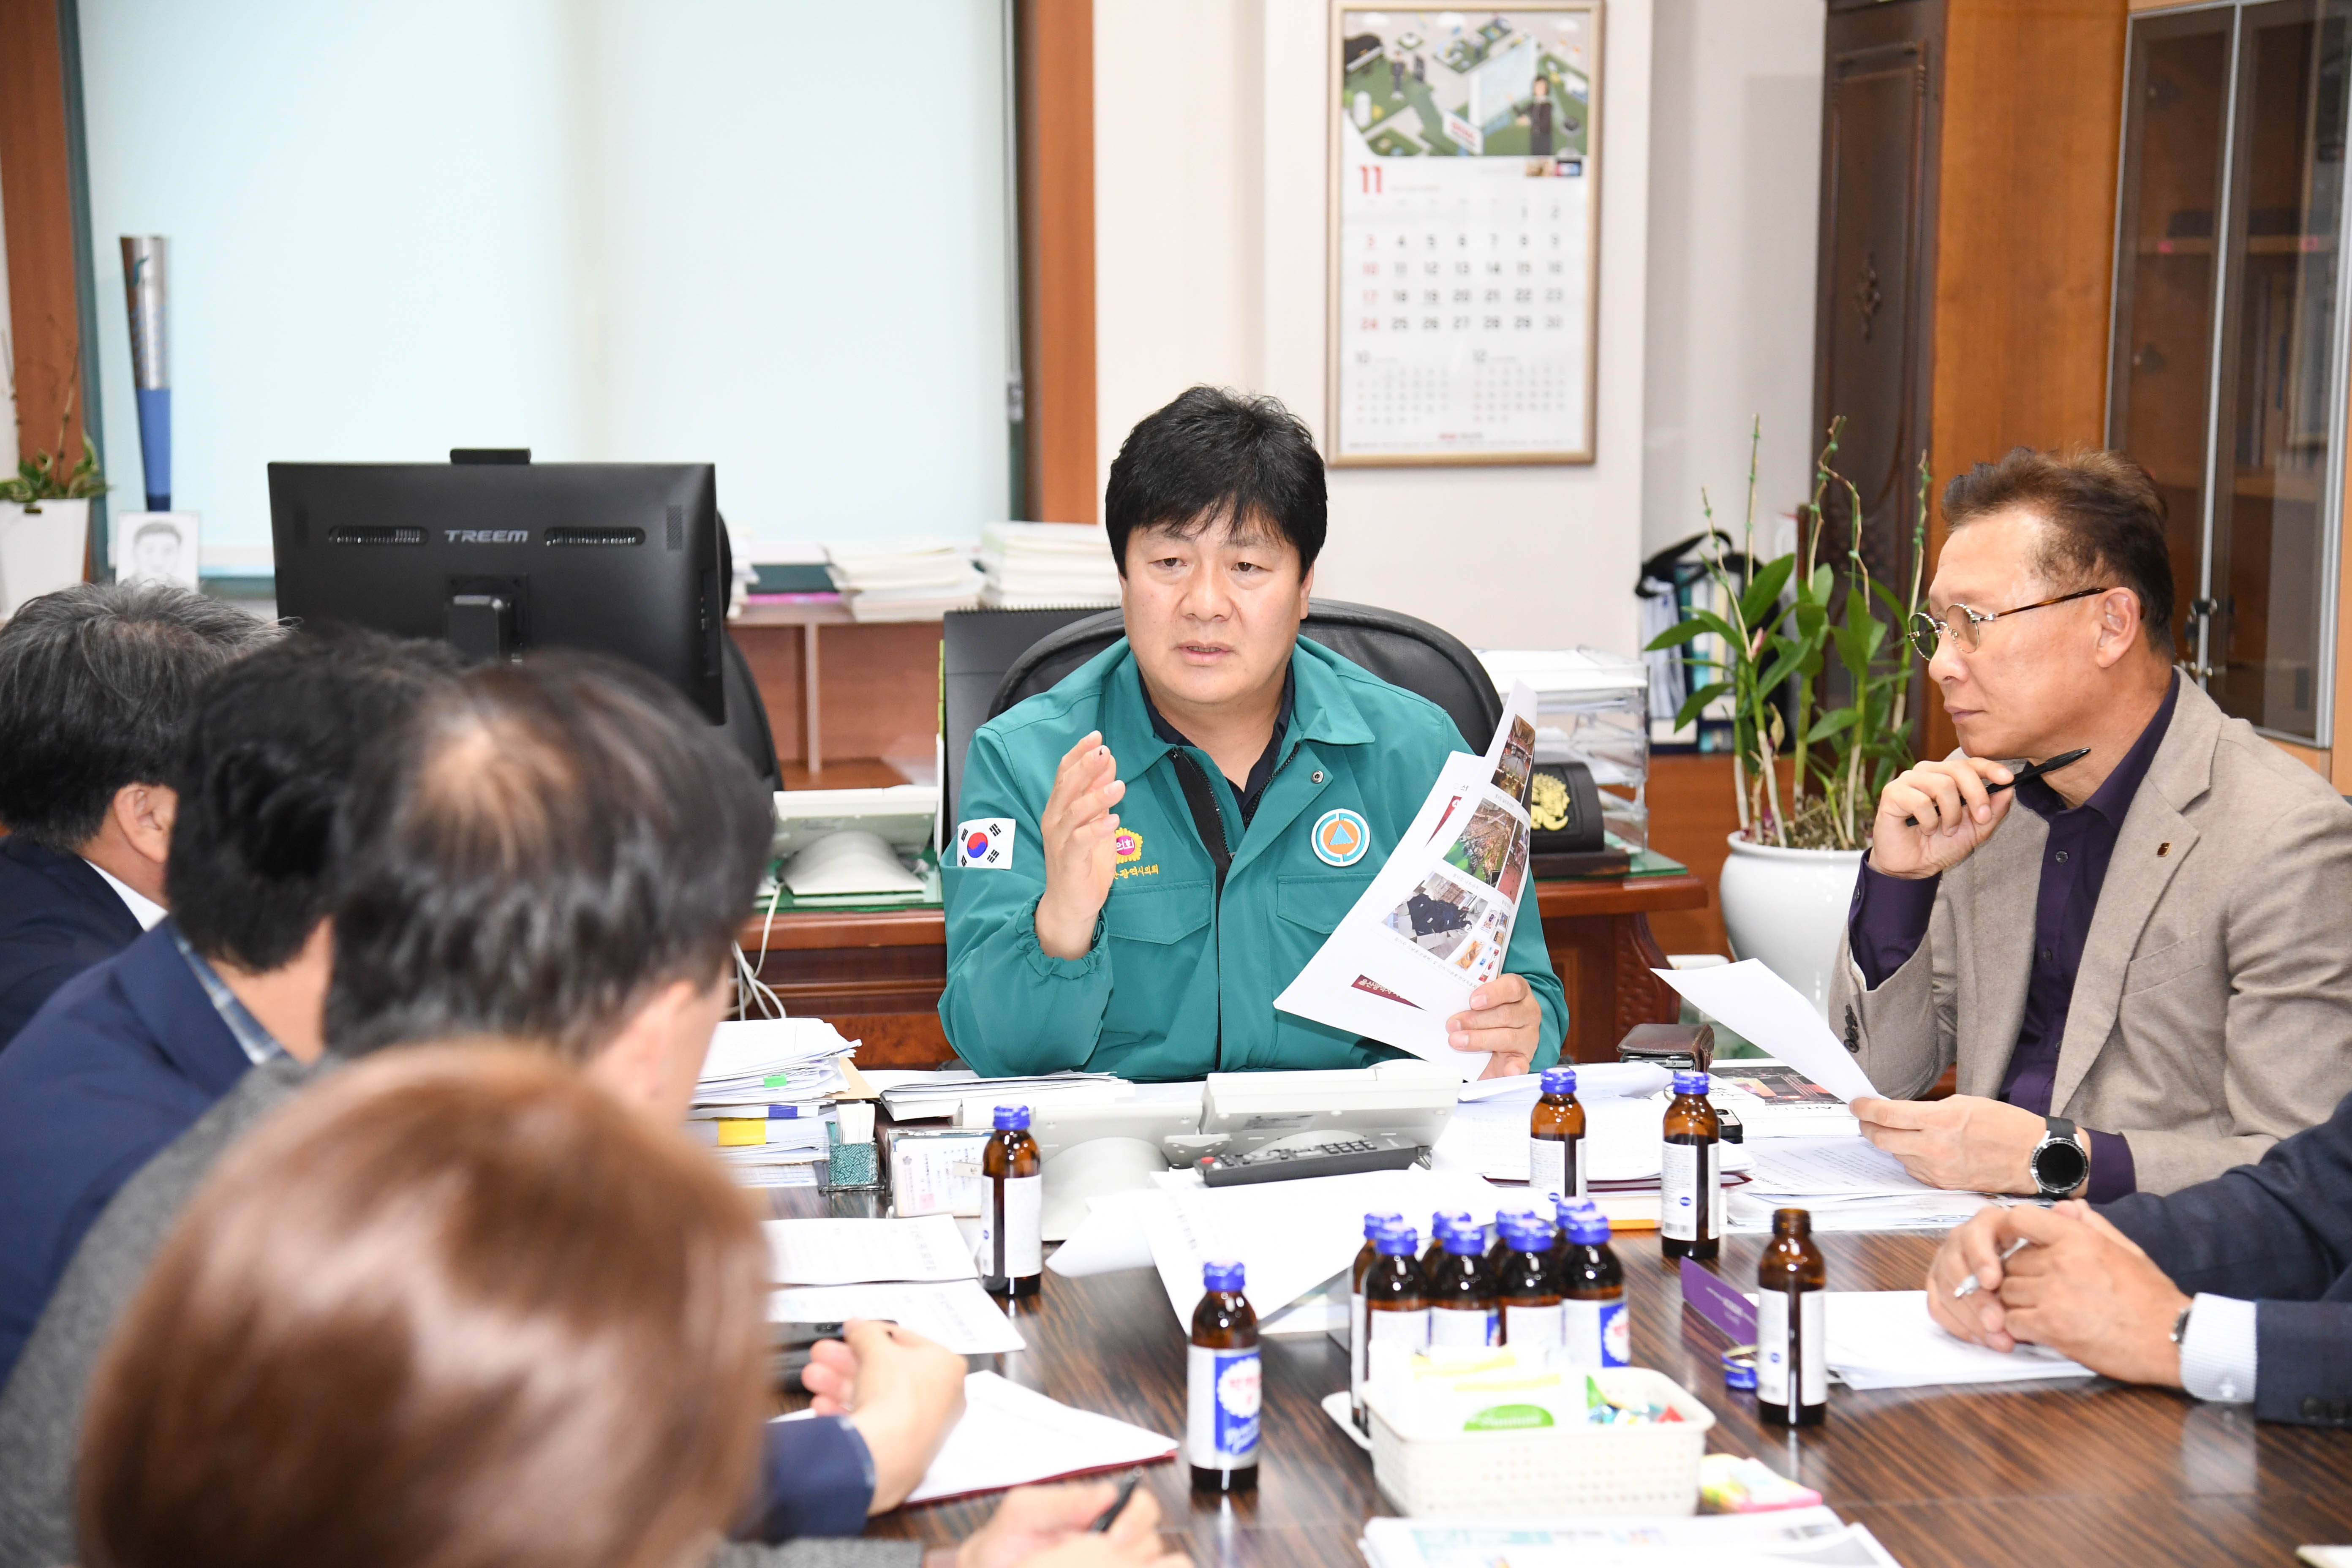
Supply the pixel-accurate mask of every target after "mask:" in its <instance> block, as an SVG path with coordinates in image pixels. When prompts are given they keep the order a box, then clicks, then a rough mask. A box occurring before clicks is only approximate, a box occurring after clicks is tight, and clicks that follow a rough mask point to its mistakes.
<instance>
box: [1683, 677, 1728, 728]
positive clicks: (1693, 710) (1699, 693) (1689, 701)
mask: <svg viewBox="0 0 2352 1568" xmlns="http://www.w3.org/2000/svg"><path fill="white" fill-rule="evenodd" d="M1730 689H1731V682H1729V681H1727V680H1718V681H1717V682H1716V683H1715V684H1714V685H1713V686H1702V687H1700V688H1699V689H1697V690H1696V691H1694V692H1692V693H1691V694H1690V695H1689V696H1688V697H1687V698H1685V699H1684V700H1683V705H1682V707H1681V708H1679V709H1677V710H1675V729H1677V730H1680V729H1683V728H1684V727H1685V726H1686V725H1688V724H1690V723H1691V722H1692V721H1694V720H1696V718H1697V717H1698V716H1699V713H1700V712H1701V711H1702V710H1704V709H1705V708H1706V705H1707V704H1708V703H1710V702H1712V701H1714V700H1716V699H1717V698H1718V697H1720V696H1722V695H1723V694H1724V693H1725V692H1727V691H1728V690H1730Z"/></svg>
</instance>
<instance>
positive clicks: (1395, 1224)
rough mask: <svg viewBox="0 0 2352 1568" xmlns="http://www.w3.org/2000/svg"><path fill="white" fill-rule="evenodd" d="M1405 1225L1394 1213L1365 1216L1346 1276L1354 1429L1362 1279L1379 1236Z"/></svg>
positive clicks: (1360, 1385)
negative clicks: (1360, 1239) (1361, 1239)
mask: <svg viewBox="0 0 2352 1568" xmlns="http://www.w3.org/2000/svg"><path fill="white" fill-rule="evenodd" d="M1403 1224H1404V1215H1401V1214H1394V1213H1384V1214H1368V1215H1365V1216H1364V1245H1363V1247H1361V1249H1360V1250H1359V1251H1358V1252H1357V1254H1356V1265H1355V1267H1354V1268H1352V1269H1350V1270H1349V1276H1348V1413H1349V1415H1353V1416H1354V1417H1355V1420H1356V1425H1357V1426H1359V1427H1361V1426H1363V1425H1364V1346H1365V1342H1366V1341H1365V1325H1364V1276H1365V1274H1366V1273H1368V1272H1369V1271H1370V1268H1371V1267H1372V1260H1373V1259H1374V1258H1378V1257H1379V1256H1380V1253H1379V1250H1378V1249H1377V1247H1375V1245H1374V1244H1375V1243H1376V1242H1378V1241H1379V1240H1380V1235H1381V1232H1382V1231H1384V1230H1394V1229H1397V1228H1399V1227H1400V1226H1402V1225H1403Z"/></svg>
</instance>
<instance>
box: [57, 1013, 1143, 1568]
mask: <svg viewBox="0 0 2352 1568" xmlns="http://www.w3.org/2000/svg"><path fill="white" fill-rule="evenodd" d="M768 1272H769V1259H768V1251H767V1247H766V1245H765V1243H764V1242H763V1241H762V1239H761V1236H760V1230H759V1226H757V1225H756V1224H755V1223H753V1221H752V1218H751V1212H750V1210H749V1209H748V1208H746V1207H745V1205H743V1203H742V1201H741V1199H740V1195H739V1194H737V1193H736V1192H735V1190H734V1189H733V1188H732V1187H731V1186H730V1184H729V1183H728V1182H727V1180H726V1179H725V1177H724V1176H723V1175H722V1174H721V1173H720V1171H719V1167H718V1165H717V1164H716V1163H713V1162H712V1161H711V1160H710V1159H709V1157H708V1156H706V1155H705V1154H703V1153H702V1152H700V1151H699V1150H698V1149H696V1148H695V1147H694V1146H693V1145H691V1144H689V1143H688V1142H686V1141H685V1140H684V1139H681V1138H679V1137H677V1136H676V1135H675V1132H674V1131H672V1130H668V1129H664V1128H659V1127H656V1126H655V1125H654V1124H653V1123H652V1122H651V1121H648V1120H647V1119H646V1118H643V1117H640V1116H636V1115H633V1114H632V1113H631V1112H630V1111H629V1110H627V1109H625V1107H624V1106H622V1105H621V1104H620V1103H619V1102H618V1101H617V1100H614V1098H613V1097H612V1096H611V1095H609V1094H605V1093H603V1092H601V1091H599V1090H598V1089H595V1088H593V1086H591V1085H590V1084H589V1083H588V1082H586V1081H585V1080H584V1079H583V1077H582V1076H581V1075H579V1074H577V1073H573V1072H570V1071H567V1070H565V1069H564V1068H562V1066H561V1065H559V1064H558V1063H556V1062H554V1061H551V1060H550V1059H549V1058H548V1057H547V1055H546V1053H544V1052H543V1051H531V1050H519V1049H514V1048H503V1049H501V1048H498V1047H493V1046H489V1045H472V1046H453V1047H445V1048H443V1049H439V1050H423V1051H399V1052H394V1053H390V1054H388V1055H387V1056H385V1057H383V1058H381V1059H378V1060H375V1061H370V1062H364V1063H362V1064H360V1065H358V1066H356V1067H354V1068H352V1069H351V1070H349V1071H347V1072H341V1073H336V1074H334V1075H333V1076H332V1077H331V1078H330V1079H327V1080H325V1081H323V1082H321V1083H320V1084H319V1085H318V1086H317V1087H316V1088H315V1089H312V1090H310V1092H308V1093H306V1094H304V1095H302V1096H300V1097H299V1099H298V1100H296V1101H295V1102H294V1103H293V1104H291V1105H289V1106H288V1107H287V1108H286V1109H285V1110H284V1111H283V1112H281V1113H280V1114H278V1115H276V1116H273V1117H271V1118H270V1119H269V1120H268V1121H267V1122H266V1123H264V1124H263V1125H261V1126H259V1127H257V1128H256V1129H255V1130H254V1131H253V1132H252V1133H251V1135H249V1136H248V1137H247V1138H246V1139H245V1140H243V1141H242V1142H239V1143H238V1145H237V1146H236V1148H235V1149H233V1150H231V1151H230V1152H228V1153H227V1154H226V1155H225V1156H224V1157H223V1158H222V1160H221V1162H220V1164H219V1165H218V1167H217V1168H216V1169H215V1171H214V1172H213V1173H212V1174H211V1175H210V1176H209V1177H207V1178H206V1179H205V1182H204V1184H203V1185H202V1186H201V1187H200V1188H199V1189H198V1190H197V1191H196V1193H195V1194H194V1196H193V1197H192V1198H191V1199H190V1201H189V1203H188V1205H187V1208H186V1211H185V1212H184V1214H183V1215H181V1217H180V1219H179V1221H178V1223H177V1224H176V1225H175V1226H173V1230H172V1233H171V1235H170V1237H169V1238H168V1239H167V1240H166V1242H165V1243H164V1245H163V1249H162V1251H161V1253H160V1254H159V1255H158V1256H157V1258H156V1259H155V1262H154V1265H153V1267H152V1268H151V1269H150V1270H149V1271H148V1275H147V1278H146V1281H145V1283H144V1284H142V1286H141V1287H140V1288H139V1290H138V1292H137V1294H136V1295H135V1296H134V1297H133V1298H132V1300H131V1302H130V1305H129V1307H128V1309H127V1310H126V1311H125V1312H124V1314H123V1318H122V1322H121V1328H120V1329H119V1330H118V1331H117V1332H116V1333H115V1335H114V1338H113V1340H112V1342H111V1343H110V1345H109V1346H108V1348H107V1351H106V1353H105V1355H104V1357H103V1359H102V1360H101V1361H100V1364H99V1367H98V1371H97V1373H96V1376H95V1379H94V1381H93V1384H92V1389H91V1396H90V1415H89V1428H88V1431H87V1433H86V1434H85V1436H84V1438H83V1445H82V1458H81V1465H80V1473H81V1480H80V1497H79V1517H80V1522H81V1530H80V1542H81V1551H82V1556H81V1559H80V1561H82V1562H83V1563H88V1564H90V1565H91V1568H183V1565H185V1564H190V1563H236V1564H239V1565H240V1568H313V1565H316V1564H320V1563H333V1564H336V1568H428V1565H429V1568H470V1565H479V1568H533V1565H541V1564H543V1565H544V1568H584V1565H597V1564H603V1565H609V1568H688V1565H691V1564H694V1563H697V1562H698V1561H709V1560H710V1559H711V1558H712V1557H713V1556H714V1554H715V1553H717V1554H721V1555H723V1556H731V1557H734V1558H737V1559H742V1558H744V1557H746V1556H748V1555H749V1554H748V1553H746V1552H742V1551H740V1550H737V1551H735V1552H722V1549H720V1548H719V1542H720V1540H721V1538H722V1536H723V1534H724V1532H725V1531H726V1530H727V1529H728V1528H729V1527H730V1525H732V1524H733V1523H734V1522H735V1521H736V1520H737V1517H738V1516H739V1514H740V1510H741V1507H742V1502H743V1500H744V1498H745V1497H746V1496H748V1495H750V1492H751V1485H752V1479H753V1476H754V1473H755V1471H756V1468H757V1466H758V1462H759V1455H760V1445H761V1436H760V1434H761V1418H762V1417H763V1416H764V1415H765V1414H766V1405H767V1400H766V1396H765V1392H764V1391H765V1387H766V1370H767V1369H766V1360H767V1332H766V1329H767V1325H766V1313H765V1311H764V1310H763V1305H764V1301H765V1298H766V1294H767V1289H768ZM1111 1492H1112V1489H1111V1488H1110V1487H1108V1486H1107V1485H1097V1486H1092V1487H1073V1488H1067V1489H1030V1490H1026V1491H1024V1492H1020V1493H1016V1494H1014V1495H1013V1498H1012V1499H1011V1500H1008V1502H1007V1503H1006V1505H1005V1507H1004V1508H1003V1510H1000V1511H999V1513H998V1515H997V1517H996V1519H995V1521H992V1523H991V1524H990V1525H989V1526H988V1527H986V1528H985V1529H983V1530H982V1531H981V1532H980V1533H979V1534H978V1535H976V1536H974V1537H973V1538H972V1539H971V1541H968V1542H965V1543H964V1545H963V1547H962V1549H961V1552H960V1553H959V1559H960V1563H961V1565H962V1568H1001V1565H1003V1564H1009V1563H1013V1562H1017V1561H1024V1560H1025V1561H1027V1562H1029V1563H1033V1564H1034V1568H1162V1564H1172V1563H1181V1562H1182V1561H1183V1560H1182V1559H1181V1558H1174V1559H1167V1558H1162V1557H1161V1556H1160V1552H1159V1544H1158V1538H1157V1535H1156V1532H1155V1531H1154V1525H1155V1524H1156V1522H1157V1520H1158V1508H1157V1506H1156V1504H1155V1503H1154V1502H1153V1501H1152V1500H1151V1498H1150V1494H1148V1493H1146V1494H1142V1495H1140V1496H1139V1497H1138V1498H1136V1499H1135V1500H1133V1501H1131V1502H1130V1503H1129V1505H1128V1507H1127V1509H1126V1510H1123V1512H1122V1514H1121V1515H1120V1517H1119V1519H1118V1521H1115V1522H1114V1524H1113V1526H1112V1529H1111V1531H1109V1532H1108V1533H1107V1534H1101V1535H1097V1534H1092V1533H1089V1532H1084V1531H1080V1532H1077V1533H1075V1534H1065V1535H1063V1536H1062V1544H1061V1545H1060V1546H1059V1548H1058V1549H1055V1550H1047V1551H1045V1552H1034V1551H1033V1550H1032V1548H1033V1547H1034V1545H1035V1543H1036V1542H1035V1540H1034V1538H1035V1537H1036V1536H1037V1535H1038V1533H1039V1530H1038V1526H1039V1525H1040V1523H1041V1522H1047V1521H1064V1520H1071V1521H1078V1522H1080V1523H1083V1522H1084V1521H1088V1520H1091V1519H1092V1518H1093V1517H1094V1516H1095V1515H1096V1514H1097V1513H1098V1512H1099V1511H1100V1510H1102V1508H1103V1507H1104V1506H1105V1505H1106V1504H1107V1503H1108V1500H1109V1498H1110V1494H1111ZM920 1551H921V1549H920V1548H919V1547H918V1546H916V1545H914V1544H913V1543H911V1542H908V1543H884V1542H872V1543H865V1542H860V1543H858V1544H857V1545H856V1546H855V1547H845V1546H841V1545H835V1544H825V1545H816V1544H814V1543H813V1544H812V1546H810V1547H808V1548H803V1549H802V1550H800V1551H798V1552H785V1553H774V1554H766V1555H769V1556H771V1557H772V1558H773V1559H781V1561H782V1563H792V1564H794V1565H795V1568H825V1565H826V1564H830V1563H876V1564H880V1563H886V1562H896V1563H902V1564H904V1568H914V1564H915V1563H916V1562H917V1561H918V1558H919V1553H920Z"/></svg>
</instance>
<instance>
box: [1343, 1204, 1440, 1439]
mask: <svg viewBox="0 0 2352 1568" xmlns="http://www.w3.org/2000/svg"><path fill="white" fill-rule="evenodd" d="M1420 1246H1421V1237H1419V1236H1417V1235H1415V1234H1414V1233H1413V1228H1412V1226H1409V1225H1392V1226H1383V1227H1382V1228H1381V1232H1380V1234H1379V1235H1377V1236H1375V1237H1372V1248H1373V1253H1374V1257H1373V1258H1372V1266H1371V1267H1370V1268H1368V1269H1366V1270H1365V1271H1364V1362H1363V1382H1364V1383H1365V1384H1370V1382H1371V1381H1372V1374H1373V1368H1374V1365H1375V1363H1377V1362H1378V1361H1379V1360H1380V1359H1381V1357H1384V1356H1386V1355H1389V1354H1391V1347H1394V1353H1399V1354H1402V1355H1405V1356H1413V1355H1418V1354H1420V1353H1421V1352H1423V1351H1424V1350H1427V1349H1428V1348H1429V1279H1428V1277H1427V1276H1426V1275H1424V1274H1423V1273H1422V1271H1421V1260H1420V1259H1419V1258H1415V1257H1414V1256H1413V1254H1414V1252H1415V1251H1417V1250H1418V1249H1419V1248H1420ZM1353 1414H1354V1415H1355V1417H1356V1426H1357V1429H1358V1430H1360V1431H1364V1432H1370V1430H1371V1429H1372V1423H1371V1417H1370V1415H1369V1414H1368V1413H1367V1412H1366V1411H1365V1409H1364V1406H1363V1403H1362V1400H1361V1399H1360V1398H1359V1399H1358V1401H1357V1402H1356V1405H1355V1407H1354V1410H1353Z"/></svg>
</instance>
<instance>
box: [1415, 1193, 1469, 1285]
mask: <svg viewBox="0 0 2352 1568" xmlns="http://www.w3.org/2000/svg"><path fill="white" fill-rule="evenodd" d="M1470 1223H1471V1220H1470V1211H1469V1210H1467V1209H1456V1210H1454V1212H1453V1213H1452V1214H1448V1213H1446V1212H1445V1211H1444V1209H1440V1210H1438V1211H1437V1212H1436V1213H1435V1214H1433V1215H1430V1216H1429V1245H1428V1246H1427V1247H1424V1248H1423V1250H1422V1254H1421V1277H1422V1278H1423V1279H1436V1278H1437V1266H1438V1265H1439V1264H1441V1263H1443V1262H1444V1261H1445V1233H1446V1232H1447V1231H1450V1230H1452V1229H1453V1228H1454V1226H1458V1225H1468V1224H1470Z"/></svg>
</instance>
